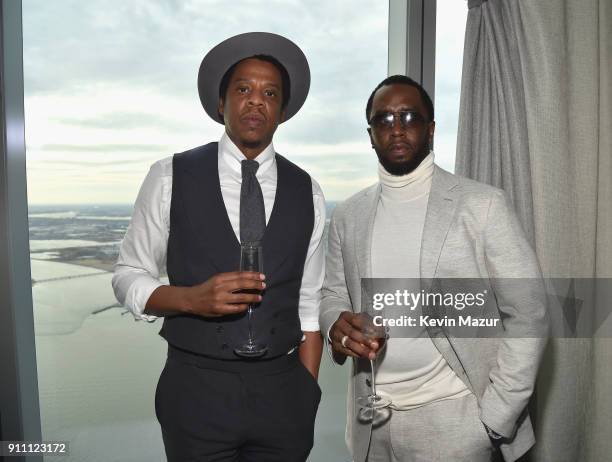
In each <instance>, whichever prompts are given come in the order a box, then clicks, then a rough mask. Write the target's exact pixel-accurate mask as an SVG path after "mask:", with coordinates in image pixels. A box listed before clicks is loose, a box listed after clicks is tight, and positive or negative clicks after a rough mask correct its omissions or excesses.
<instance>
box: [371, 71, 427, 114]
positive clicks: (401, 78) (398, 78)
mask: <svg viewBox="0 0 612 462" xmlns="http://www.w3.org/2000/svg"><path fill="white" fill-rule="evenodd" d="M394 84H400V85H409V86H411V87H414V88H416V89H417V90H418V91H419V94H420V95H421V100H422V101H423V104H425V108H426V109H427V112H429V120H430V121H432V120H434V107H433V102H432V101H431V98H430V97H429V94H428V93H427V91H425V89H424V88H423V86H422V85H421V84H420V83H418V82H417V81H416V80H413V79H411V78H410V77H407V76H405V75H392V76H390V77H387V78H386V79H385V80H383V81H382V82H380V83H379V84H378V85H377V86H376V88H375V89H374V91H373V92H372V94H371V95H370V97H369V98H368V104H367V105H366V120H367V121H368V123H370V112H371V111H372V101H373V100H374V95H375V94H376V92H377V91H378V90H379V89H380V88H381V87H384V86H386V85H394Z"/></svg>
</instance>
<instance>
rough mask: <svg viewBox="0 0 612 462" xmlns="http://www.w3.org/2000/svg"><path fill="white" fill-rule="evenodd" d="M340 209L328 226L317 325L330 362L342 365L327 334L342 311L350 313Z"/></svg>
mask: <svg viewBox="0 0 612 462" xmlns="http://www.w3.org/2000/svg"><path fill="white" fill-rule="evenodd" d="M341 216H342V208H341V206H338V207H336V209H335V210H334V213H333V215H332V217H331V221H330V224H329V237H328V243H327V257H326V260H325V281H324V282H323V288H322V291H321V295H322V299H321V311H320V316H319V325H320V326H321V333H322V334H323V335H324V337H325V343H326V344H327V349H328V353H329V354H330V357H331V359H332V361H334V362H336V363H338V364H342V363H344V361H345V360H346V357H343V358H342V359H339V358H336V357H334V355H333V352H332V348H331V339H330V338H329V332H330V330H331V328H332V326H333V325H334V323H335V322H336V321H337V320H338V317H339V316H340V314H341V313H342V312H343V311H352V304H351V300H350V297H349V292H348V288H347V285H346V278H345V274H344V260H343V257H342V231H341V226H340V225H339V222H341V221H342V218H341Z"/></svg>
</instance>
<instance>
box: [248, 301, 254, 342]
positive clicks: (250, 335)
mask: <svg viewBox="0 0 612 462" xmlns="http://www.w3.org/2000/svg"><path fill="white" fill-rule="evenodd" d="M252 313H253V305H249V311H248V314H247V316H248V322H249V344H251V345H252V344H253V331H252V329H251V315H252Z"/></svg>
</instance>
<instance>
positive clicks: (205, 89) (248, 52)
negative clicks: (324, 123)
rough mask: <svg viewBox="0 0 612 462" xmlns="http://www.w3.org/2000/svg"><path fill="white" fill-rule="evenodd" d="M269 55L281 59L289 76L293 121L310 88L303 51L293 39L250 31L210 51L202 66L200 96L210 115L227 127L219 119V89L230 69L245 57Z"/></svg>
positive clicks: (289, 114)
mask: <svg viewBox="0 0 612 462" xmlns="http://www.w3.org/2000/svg"><path fill="white" fill-rule="evenodd" d="M254 55H269V56H272V57H273V58H275V59H277V60H278V61H279V62H280V63H281V64H282V65H283V66H285V69H287V73H288V74H289V80H290V82H291V83H290V85H291V96H290V98H289V101H288V103H287V107H286V108H285V118H284V120H283V121H286V120H289V119H290V118H291V117H293V116H294V115H295V114H296V113H297V112H298V111H299V110H300V108H301V107H302V105H303V104H304V101H306V96H307V95H308V90H309V88H310V68H309V67H308V61H307V60H306V56H305V55H304V53H303V52H302V50H301V49H300V48H299V47H298V46H297V45H296V44H295V43H293V42H292V41H291V40H289V39H287V38H285V37H282V36H280V35H277V34H272V33H269V32H247V33H245V34H240V35H235V36H234V37H230V38H229V39H227V40H224V41H223V42H221V43H220V44H218V45H217V46H216V47H214V48H213V49H212V50H210V51H209V52H208V53H207V54H206V56H204V59H203V60H202V64H200V70H199V72H198V93H199V95H200V101H201V102H202V106H203V107H204V110H205V111H206V113H207V114H208V115H209V116H210V117H211V118H212V119H213V120H215V121H216V122H219V123H221V124H223V123H224V122H223V118H222V117H220V116H219V113H218V105H219V86H220V84H221V79H222V78H223V75H224V74H225V73H226V72H227V70H228V69H229V68H230V67H231V66H232V65H234V64H235V63H237V62H238V61H241V60H243V59H245V58H249V57H251V56H254Z"/></svg>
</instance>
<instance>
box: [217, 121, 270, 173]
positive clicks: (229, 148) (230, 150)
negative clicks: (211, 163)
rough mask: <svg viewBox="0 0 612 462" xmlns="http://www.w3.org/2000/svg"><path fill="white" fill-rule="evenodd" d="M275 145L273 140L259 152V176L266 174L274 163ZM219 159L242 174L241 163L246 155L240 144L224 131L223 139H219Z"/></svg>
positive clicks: (233, 170) (235, 171)
mask: <svg viewBox="0 0 612 462" xmlns="http://www.w3.org/2000/svg"><path fill="white" fill-rule="evenodd" d="M274 154H275V153H274V145H273V144H272V142H270V144H269V145H268V146H266V148H265V149H264V150H263V151H261V152H260V153H259V155H258V156H257V157H256V158H255V160H256V161H257V162H258V163H259V168H258V169H257V174H256V176H257V177H260V176H261V175H264V174H265V173H266V172H267V171H268V169H269V168H270V167H272V165H274V162H275V158H274ZM219 159H222V160H223V161H224V162H225V164H226V165H227V166H228V167H229V168H230V169H231V170H232V172H234V173H237V174H238V175H242V167H241V165H240V163H241V162H242V161H243V160H245V159H246V156H245V155H244V154H243V153H242V151H240V149H239V148H238V146H236V145H235V144H234V142H233V141H232V140H231V139H230V137H229V136H227V133H226V132H223V136H222V137H221V140H219Z"/></svg>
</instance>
